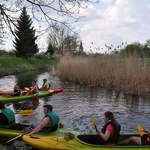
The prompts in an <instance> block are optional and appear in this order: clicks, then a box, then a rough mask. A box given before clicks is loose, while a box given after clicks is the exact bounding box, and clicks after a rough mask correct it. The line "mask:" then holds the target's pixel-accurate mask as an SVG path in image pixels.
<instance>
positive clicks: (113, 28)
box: [78, 0, 150, 52]
mask: <svg viewBox="0 0 150 150" xmlns="http://www.w3.org/2000/svg"><path fill="white" fill-rule="evenodd" d="M84 11H86V18H85V19H84V21H83V22H78V25H79V26H80V29H81V33H80V36H81V39H82V40H83V44H84V45H83V46H84V49H85V50H86V51H90V49H89V48H90V47H91V42H93V43H94V46H93V45H92V46H93V51H95V49H94V47H97V48H98V47H99V48H100V49H102V48H103V49H102V50H101V51H99V49H98V51H96V52H104V51H106V50H107V49H106V48H105V44H106V45H111V44H112V45H114V46H118V45H120V44H122V42H126V41H127V42H128V43H133V42H136V41H137V42H141V43H143V42H146V40H147V39H149V38H150V36H149V33H148V31H149V30H150V26H149V24H150V20H149V19H148V18H149V17H150V2H149V1H148V0H143V1H140V0H132V1H131V0H126V1H122V0H102V1H100V3H99V4H96V5H93V6H89V8H88V9H87V10H84ZM83 13H84V12H83ZM146 18H147V19H146Z"/></svg>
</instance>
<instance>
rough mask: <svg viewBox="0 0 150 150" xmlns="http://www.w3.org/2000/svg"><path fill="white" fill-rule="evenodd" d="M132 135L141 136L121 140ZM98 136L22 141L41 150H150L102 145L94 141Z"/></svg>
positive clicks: (123, 136) (32, 138)
mask: <svg viewBox="0 0 150 150" xmlns="http://www.w3.org/2000/svg"><path fill="white" fill-rule="evenodd" d="M132 135H135V136H139V134H121V136H120V139H119V140H122V139H124V138H127V137H129V136H132ZM98 136H99V135H96V134H95V135H94V134H91V135H90V134H79V135H75V136H74V137H73V136H72V137H71V138H68V137H67V136H53V135H51V136H41V137H37V136H35V137H29V136H27V135H24V136H23V137H22V139H23V141H24V142H26V144H27V145H29V146H31V147H33V148H35V149H41V150H150V146H136V145H134V144H132V143H131V144H130V145H126V146H105V145H100V142H99V141H98V140H94V139H95V138H98ZM96 141H97V142H96Z"/></svg>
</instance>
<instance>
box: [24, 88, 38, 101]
mask: <svg viewBox="0 0 150 150" xmlns="http://www.w3.org/2000/svg"><path fill="white" fill-rule="evenodd" d="M25 90H26V91H27V92H29V93H30V94H31V95H33V96H34V97H35V98H36V99H37V100H39V98H38V97H37V96H36V95H34V94H33V93H32V92H30V90H27V89H25Z"/></svg>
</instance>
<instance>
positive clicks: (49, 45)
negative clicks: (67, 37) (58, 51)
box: [46, 42, 55, 56]
mask: <svg viewBox="0 0 150 150" xmlns="http://www.w3.org/2000/svg"><path fill="white" fill-rule="evenodd" d="M54 52H55V50H54V48H53V46H52V44H51V42H49V44H48V47H47V51H46V54H49V55H50V56H53V55H54Z"/></svg>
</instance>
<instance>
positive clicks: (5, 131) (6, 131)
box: [0, 123, 83, 138]
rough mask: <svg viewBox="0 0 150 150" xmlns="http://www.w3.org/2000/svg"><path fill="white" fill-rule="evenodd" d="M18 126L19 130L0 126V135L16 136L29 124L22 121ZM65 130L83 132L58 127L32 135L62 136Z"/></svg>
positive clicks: (74, 132)
mask: <svg viewBox="0 0 150 150" xmlns="http://www.w3.org/2000/svg"><path fill="white" fill-rule="evenodd" d="M20 126H21V127H20V130H14V129H6V128H0V137H7V138H14V137H16V136H18V135H20V134H23V133H24V131H23V128H24V127H29V124H28V123H27V124H26V123H22V124H21V125H20ZM21 129H22V130H21ZM66 132H71V133H72V134H75V135H76V134H81V133H83V132H80V131H75V130H70V129H63V128H59V129H57V130H56V131H53V132H50V133H42V132H38V133H36V134H34V136H49V135H53V136H62V135H64V133H66Z"/></svg>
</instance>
